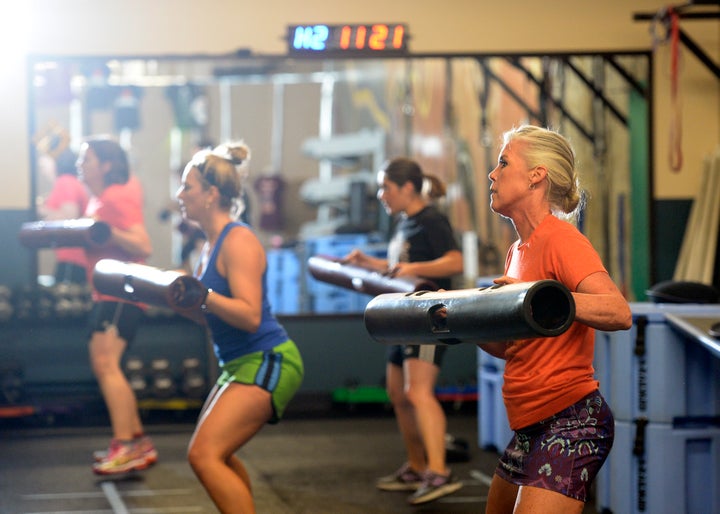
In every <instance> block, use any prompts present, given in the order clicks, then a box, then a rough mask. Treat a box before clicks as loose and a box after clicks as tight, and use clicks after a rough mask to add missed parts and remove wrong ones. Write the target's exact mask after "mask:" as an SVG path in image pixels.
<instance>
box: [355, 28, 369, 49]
mask: <svg viewBox="0 0 720 514" xmlns="http://www.w3.org/2000/svg"><path fill="white" fill-rule="evenodd" d="M366 35H367V27H365V25H360V26H359V27H358V28H357V34H355V48H357V49H358V50H362V49H363V48H365V36H366Z"/></svg>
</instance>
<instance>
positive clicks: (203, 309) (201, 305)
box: [200, 288, 213, 312]
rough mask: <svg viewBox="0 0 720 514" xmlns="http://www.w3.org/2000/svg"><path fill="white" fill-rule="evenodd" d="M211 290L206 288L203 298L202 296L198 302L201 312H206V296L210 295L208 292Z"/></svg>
mask: <svg viewBox="0 0 720 514" xmlns="http://www.w3.org/2000/svg"><path fill="white" fill-rule="evenodd" d="M212 292H213V290H212V289H210V288H208V290H207V291H206V292H205V298H203V301H202V304H200V310H201V311H203V312H208V306H207V299H208V296H210V293H212Z"/></svg>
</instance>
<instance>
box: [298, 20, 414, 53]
mask: <svg viewBox="0 0 720 514" xmlns="http://www.w3.org/2000/svg"><path fill="white" fill-rule="evenodd" d="M407 39H408V34H407V27H406V26H405V25H404V24H400V23H396V24H387V23H373V24H368V25H322V24H318V25H291V26H290V27H288V52H289V53H290V54H294V55H328V54H334V55H345V54H354V55H376V54H395V55H400V54H404V53H407Z"/></svg>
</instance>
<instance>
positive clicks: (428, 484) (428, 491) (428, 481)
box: [408, 471, 463, 505]
mask: <svg viewBox="0 0 720 514" xmlns="http://www.w3.org/2000/svg"><path fill="white" fill-rule="evenodd" d="M422 479H423V480H422V484H421V485H420V487H419V488H418V489H417V490H416V491H415V492H414V493H413V494H412V495H410V496H409V497H408V503H410V504H411V505H420V504H421V503H427V502H431V501H433V500H437V499H438V498H441V497H443V496H447V495H448V494H452V493H454V492H455V491H457V490H459V489H460V488H462V486H463V485H462V482H460V481H458V480H456V479H455V477H454V476H453V474H452V473H450V474H449V475H448V476H444V475H438V474H437V473H433V472H432V471H426V472H425V473H423V476H422Z"/></svg>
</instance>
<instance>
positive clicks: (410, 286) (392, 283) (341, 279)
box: [308, 255, 437, 296]
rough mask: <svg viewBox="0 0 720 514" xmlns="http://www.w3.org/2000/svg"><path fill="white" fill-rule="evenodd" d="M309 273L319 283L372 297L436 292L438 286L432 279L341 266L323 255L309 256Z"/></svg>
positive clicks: (349, 265) (336, 261)
mask: <svg viewBox="0 0 720 514" xmlns="http://www.w3.org/2000/svg"><path fill="white" fill-rule="evenodd" d="M308 271H309V272H310V274H311V275H312V276H313V277H314V278H316V279H317V280H320V281H321V282H327V283H329V284H333V285H336V286H339V287H343V288H345V289H350V290H352V291H357V292H358V293H365V294H369V295H373V296H376V295H379V294H383V293H413V292H415V291H428V290H431V291H434V290H436V289H437V285H436V284H435V283H434V282H433V281H431V280H427V279H424V278H419V277H391V276H388V275H383V274H382V273H380V272H377V271H374V270H369V269H367V268H363V267H361V266H355V265H352V264H343V263H342V262H341V261H340V259H337V258H334V257H328V256H325V255H315V256H313V257H310V258H309V259H308Z"/></svg>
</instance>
